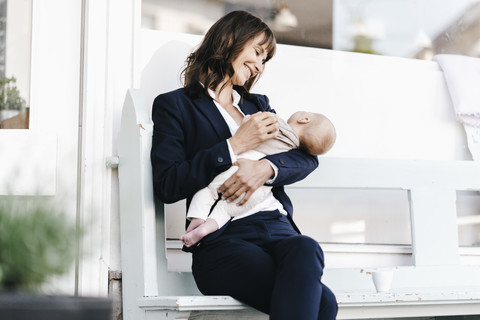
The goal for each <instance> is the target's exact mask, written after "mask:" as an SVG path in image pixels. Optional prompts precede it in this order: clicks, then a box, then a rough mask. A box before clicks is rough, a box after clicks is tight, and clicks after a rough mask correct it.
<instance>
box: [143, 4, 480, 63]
mask: <svg viewBox="0 0 480 320" xmlns="http://www.w3.org/2000/svg"><path fill="white" fill-rule="evenodd" d="M236 9H243V10H248V11H250V12H254V13H255V14H257V15H259V16H261V17H262V18H263V19H264V20H265V21H266V22H267V23H268V24H269V25H270V26H271V28H272V29H273V30H274V32H275V33H276V36H277V40H278V42H279V43H284V44H292V45H299V46H310V47H318V48H328V49H335V50H344V51H357V52H364V53H375V54H382V55H389V56H397V57H406V58H417V59H431V58H432V56H433V55H434V54H438V53H457V54H463V55H469V56H480V40H478V39H480V37H479V27H480V19H479V16H480V2H479V1H478V0H459V1H449V0H441V1H436V0H420V1H418V0H387V1H385V0H330V1H328V0H327V1H316V0H300V1H293V0H262V1H259V0H180V1H178V0H176V1H173V0H143V1H142V27H143V28H150V29H159V30H167V31H175V32H184V33H193V34H204V33H205V32H206V30H208V28H209V27H210V26H211V25H212V24H213V22H215V21H216V20H217V19H218V18H220V17H221V16H222V15H224V14H225V13H226V12H229V11H231V10H236Z"/></svg>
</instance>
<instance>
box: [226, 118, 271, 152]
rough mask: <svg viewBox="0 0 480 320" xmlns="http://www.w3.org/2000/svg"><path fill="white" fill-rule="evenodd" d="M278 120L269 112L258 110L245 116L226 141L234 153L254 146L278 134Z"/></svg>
mask: <svg viewBox="0 0 480 320" xmlns="http://www.w3.org/2000/svg"><path fill="white" fill-rule="evenodd" d="M278 127H279V125H278V120H277V117H276V116H275V114H273V113H271V112H266V111H265V112H262V111H259V112H257V113H254V114H252V115H250V116H248V117H245V118H244V119H243V121H242V123H241V124H240V127H239V128H238V130H237V132H236V133H235V134H234V135H233V137H231V138H229V139H228V141H229V142H230V145H231V146H232V149H233V152H234V153H235V154H237V155H238V154H240V153H243V152H245V151H248V150H251V149H254V148H256V147H257V146H258V145H259V144H261V143H262V142H264V141H267V140H270V139H273V138H275V137H276V136H277V134H278Z"/></svg>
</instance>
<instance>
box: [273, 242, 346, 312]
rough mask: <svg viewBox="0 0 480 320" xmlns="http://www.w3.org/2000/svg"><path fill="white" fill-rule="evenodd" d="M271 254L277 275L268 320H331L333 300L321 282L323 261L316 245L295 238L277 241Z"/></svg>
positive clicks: (334, 310)
mask: <svg viewBox="0 0 480 320" xmlns="http://www.w3.org/2000/svg"><path fill="white" fill-rule="evenodd" d="M272 252H273V255H274V257H275V261H276V265H277V273H276V279H275V289H274V291H273V295H272V302H271V304H272V308H271V312H270V319H272V320H283V319H285V320H287V319H304V320H310V319H311V320H316V319H322V320H330V319H335V318H336V313H337V312H336V310H337V303H336V300H335V296H334V295H333V293H332V292H331V291H330V289H328V288H327V287H326V286H325V285H323V284H322V282H321V277H322V274H323V268H324V263H323V261H324V260H323V252H322V250H321V248H320V246H319V245H318V243H317V242H316V241H315V240H314V239H312V238H310V237H307V236H302V235H298V236H293V237H288V238H286V239H282V240H280V241H277V242H276V243H275V245H274V247H273V251H272Z"/></svg>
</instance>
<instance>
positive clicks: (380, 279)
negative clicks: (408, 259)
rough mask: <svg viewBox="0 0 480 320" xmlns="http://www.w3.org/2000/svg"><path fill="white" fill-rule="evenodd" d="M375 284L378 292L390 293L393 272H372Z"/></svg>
mask: <svg viewBox="0 0 480 320" xmlns="http://www.w3.org/2000/svg"><path fill="white" fill-rule="evenodd" d="M372 279H373V284H374V285H375V289H376V290H377V292H388V291H389V290H390V286H391V285H392V280H393V271H391V270H381V271H373V272H372Z"/></svg>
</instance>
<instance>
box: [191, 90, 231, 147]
mask: <svg viewBox="0 0 480 320" xmlns="http://www.w3.org/2000/svg"><path fill="white" fill-rule="evenodd" d="M194 103H195V105H196V106H197V108H198V110H199V111H200V112H201V113H202V114H203V115H204V116H205V118H207V119H208V121H210V123H211V125H212V127H213V129H214V130H215V132H216V133H217V135H218V138H219V140H224V139H228V138H230V137H231V136H232V134H231V133H230V129H229V128H228V125H227V123H226V122H225V120H224V119H223V116H222V114H221V113H220V111H219V110H218V108H217V106H216V105H215V103H214V102H213V101H212V99H210V98H208V97H207V96H206V95H204V94H203V95H202V96H201V97H199V98H197V99H195V100H194Z"/></svg>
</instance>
